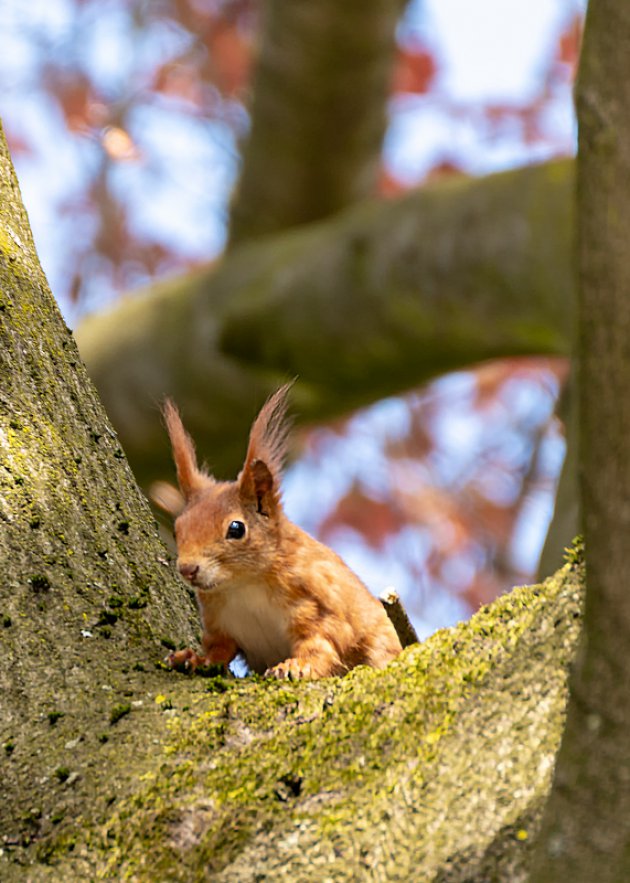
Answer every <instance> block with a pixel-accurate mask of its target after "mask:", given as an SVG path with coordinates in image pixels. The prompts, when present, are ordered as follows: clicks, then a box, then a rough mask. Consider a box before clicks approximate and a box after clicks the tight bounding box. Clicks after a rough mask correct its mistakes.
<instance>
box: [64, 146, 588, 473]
mask: <svg viewBox="0 0 630 883" xmlns="http://www.w3.org/2000/svg"><path fill="white" fill-rule="evenodd" d="M572 231H573V164H572V163H571V162H570V161H564V162H555V163H549V164H546V165H541V166H536V167H529V168H524V169H519V170H516V171H511V172H506V173H502V174H499V175H492V176H489V177H487V178H483V179H467V178H457V179H454V180H449V181H446V182H445V183H442V184H439V185H435V186H432V187H430V188H425V189H423V190H418V191H414V192H412V193H410V194H408V195H407V196H405V197H404V198H402V199H400V200H397V201H392V202H373V203H365V204H362V205H358V206H356V207H355V208H353V209H352V210H350V211H348V212H346V213H344V214H342V215H339V216H337V217H335V218H333V219H330V220H328V221H326V222H322V223H319V224H316V225H311V226H309V227H307V228H304V229H302V230H299V231H294V232H289V233H285V234H283V235H279V236H276V237H269V238H267V239H265V240H264V241H262V242H259V243H252V244H250V245H247V246H242V247H241V248H240V249H235V250H234V251H233V252H232V253H230V254H229V255H228V257H226V258H225V259H224V260H223V261H222V263H220V264H219V265H218V266H216V267H212V268H208V269H205V270H203V271H201V272H198V273H196V274H193V275H190V276H186V277H182V278H180V279H174V280H172V281H170V282H168V283H165V284H162V285H160V286H158V287H157V288H156V289H155V290H154V292H153V293H152V296H151V297H149V296H146V297H136V298H134V299H128V300H126V301H123V302H121V303H120V304H119V305H118V306H117V307H116V308H115V309H113V310H112V311H111V312H109V313H107V314H104V315H98V316H94V317H92V318H90V319H88V320H86V321H85V322H84V323H83V325H82V326H80V327H79V329H78V331H77V337H78V342H79V346H80V348H81V353H82V356H83V358H84V359H85V361H86V363H87V365H88V369H89V371H90V374H91V376H92V378H93V380H94V381H95V383H96V385H97V387H98V389H99V392H100V393H101V396H102V399H103V401H104V403H105V406H106V408H107V410H108V413H109V415H110V417H111V419H112V421H113V422H114V425H115V426H116V428H117V430H118V432H119V433H120V437H121V440H122V443H123V446H124V448H125V450H126V452H127V454H128V456H129V458H130V460H131V461H132V464H133V467H134V469H135V470H136V474H137V476H138V477H139V479H140V480H141V481H142V482H144V483H146V482H147V481H149V480H152V479H153V478H156V477H160V476H164V475H167V474H170V472H171V466H170V458H169V454H168V449H167V445H166V442H165V440H164V432H163V430H162V428H161V426H160V421H159V417H158V407H157V405H158V402H159V401H160V400H161V398H162V397H163V396H164V395H165V394H169V395H171V396H173V397H174V398H175V400H176V401H178V402H179V403H180V404H181V405H182V406H183V410H184V416H185V419H186V422H187V425H188V426H189V429H190V431H191V433H192V435H193V436H194V438H195V439H196V440H197V442H198V444H199V447H200V450H201V451H205V452H208V453H210V455H211V466H212V467H214V468H215V469H216V470H217V472H218V473H219V474H226V475H233V473H234V471H235V470H236V469H237V468H238V467H239V465H240V462H241V461H242V457H243V453H244V451H243V446H244V443H245V438H246V434H247V427H248V424H249V422H250V421H251V419H252V417H253V415H254V413H255V410H256V407H257V406H258V405H259V404H260V402H261V401H262V399H263V398H264V397H265V395H266V394H267V393H268V392H269V391H270V389H271V388H272V387H273V386H274V385H275V384H276V383H277V382H278V381H279V380H280V379H286V377H287V376H292V375H296V374H298V375H299V376H300V380H301V382H300V384H299V385H298V387H297V388H296V399H297V400H296V411H297V413H298V415H299V417H300V418H301V419H302V420H319V419H324V418H330V417H333V416H336V415H338V414H340V413H343V412H344V411H347V410H350V409H352V408H354V407H357V406H360V405H363V404H367V403H369V402H372V401H374V400H376V399H377V398H379V397H380V396H386V395H391V394H395V393H399V392H401V391H403V390H406V389H409V388H411V387H414V386H417V385H419V384H420V383H423V382H425V381H426V380H428V379H430V378H431V377H434V376H436V375H437V374H440V373H443V372H445V371H449V370H456V369H460V368H463V367H467V366H470V365H471V364H474V363H476V362H479V361H482V360H484V359H490V358H494V357H499V356H510V355H518V354H543V353H546V354H549V353H553V354H558V353H562V354H565V353H567V352H568V349H569V341H570V331H569V329H570V325H571V313H572V308H573V301H574V290H573V271H572V264H571V257H572V251H571V242H572Z"/></svg>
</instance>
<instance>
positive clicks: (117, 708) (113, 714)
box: [109, 702, 131, 726]
mask: <svg viewBox="0 0 630 883" xmlns="http://www.w3.org/2000/svg"><path fill="white" fill-rule="evenodd" d="M130 711H131V705H130V703H129V702H121V703H119V704H117V705H114V707H113V708H112V710H111V711H110V713H109V722H110V724H111V725H112V726H113V725H114V724H117V723H118V721H119V720H120V719H121V718H122V717H125V715H127V714H129V713H130Z"/></svg>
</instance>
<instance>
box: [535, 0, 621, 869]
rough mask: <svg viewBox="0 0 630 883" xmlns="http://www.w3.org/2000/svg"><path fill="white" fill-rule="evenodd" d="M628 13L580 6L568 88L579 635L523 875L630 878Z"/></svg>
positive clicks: (606, 3)
mask: <svg viewBox="0 0 630 883" xmlns="http://www.w3.org/2000/svg"><path fill="white" fill-rule="evenodd" d="M629 49H630V6H628V4H625V3H621V4H620V3H615V2H613V0H591V3H590V4H589V7H588V13H587V19H586V28H585V37H584V46H583V52H582V61H581V67H580V76H579V85H578V93H577V94H578V117H579V124H580V135H579V156H578V234H579V241H578V253H579V276H580V279H579V286H580V310H579V331H580V340H579V382H580V397H581V402H580V404H581V421H580V428H581V438H580V443H581V444H580V460H581V463H580V469H581V490H582V505H583V510H584V530H585V538H586V548H587V552H588V562H587V599H586V612H585V621H584V628H585V634H584V641H583V646H582V650H581V654H580V657H579V664H578V666H577V667H576V670H575V672H574V675H573V678H572V682H571V702H570V708H569V715H568V722H567V729H566V733H565V736H564V739H563V743H562V748H561V751H560V754H559V758H558V767H557V774H556V780H555V783H554V789H553V793H552V795H551V799H550V802H549V807H548V810H547V814H546V818H545V824H544V830H543V835H542V838H541V845H540V853H539V856H538V863H537V867H536V871H535V873H534V875H533V878H532V879H533V880H534V881H536V883H547V881H564V880H572V881H575V883H581V881H584V883H587V881H589V883H590V881H592V880H598V881H601V883H622V881H626V880H628V879H630V738H629V734H630V698H629V696H630V694H629V691H628V684H629V683H630V652H629V649H630V595H629V593H628V536H629V535H630V407H629V406H628V387H629V385H630V253H629V251H628V231H629V230H630V193H629V189H628V188H629V182H630V116H629V114H628V108H629V107H630V52H629Z"/></svg>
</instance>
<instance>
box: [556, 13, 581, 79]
mask: <svg viewBox="0 0 630 883" xmlns="http://www.w3.org/2000/svg"><path fill="white" fill-rule="evenodd" d="M582 28H583V20H582V16H581V15H579V14H577V13H576V14H575V15H574V16H573V18H572V19H571V20H570V22H569V24H568V25H567V27H566V28H565V29H564V31H562V33H561V34H560V38H559V40H558V46H557V50H556V59H557V61H559V62H560V63H561V64H566V65H569V67H571V69H572V70H575V69H576V68H577V63H578V58H579V56H580V45H581V42H582Z"/></svg>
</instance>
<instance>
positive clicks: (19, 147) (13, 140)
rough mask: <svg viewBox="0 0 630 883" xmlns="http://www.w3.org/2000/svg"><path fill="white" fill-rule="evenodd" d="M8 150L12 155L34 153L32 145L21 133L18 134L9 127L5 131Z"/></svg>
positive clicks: (29, 154)
mask: <svg viewBox="0 0 630 883" xmlns="http://www.w3.org/2000/svg"><path fill="white" fill-rule="evenodd" d="M5 134H6V138H7V143H8V145H9V151H10V152H11V154H12V155H13V156H18V154H21V155H22V156H32V155H33V153H34V149H33V145H32V144H31V143H30V141H28V140H27V139H26V138H25V137H24V136H23V135H18V134H16V133H15V132H12V131H11V130H10V129H9V130H7V131H6V132H5Z"/></svg>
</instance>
